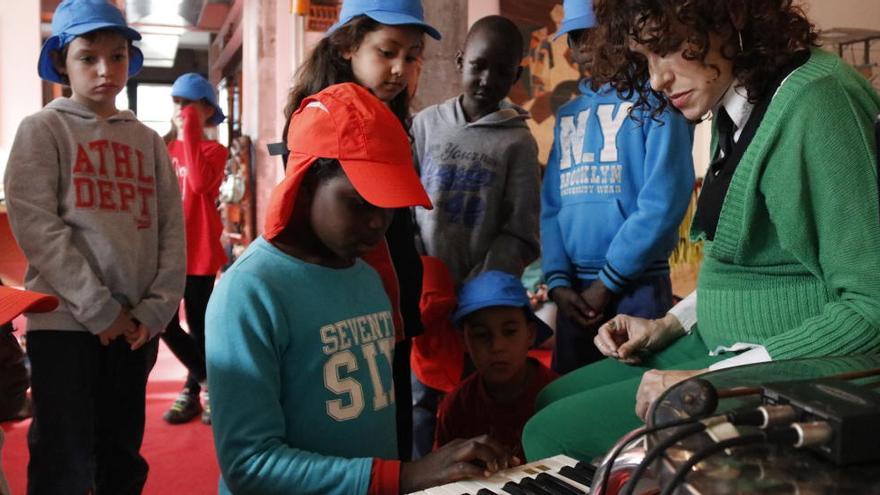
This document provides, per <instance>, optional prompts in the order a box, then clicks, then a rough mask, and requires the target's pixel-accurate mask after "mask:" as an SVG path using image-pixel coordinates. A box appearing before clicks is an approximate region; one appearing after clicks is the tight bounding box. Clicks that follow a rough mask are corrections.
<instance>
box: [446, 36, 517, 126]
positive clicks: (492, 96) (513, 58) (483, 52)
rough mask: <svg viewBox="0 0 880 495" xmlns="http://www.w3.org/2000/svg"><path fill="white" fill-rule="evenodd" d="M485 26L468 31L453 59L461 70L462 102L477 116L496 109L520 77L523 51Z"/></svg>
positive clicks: (467, 111)
mask: <svg viewBox="0 0 880 495" xmlns="http://www.w3.org/2000/svg"><path fill="white" fill-rule="evenodd" d="M499 38H500V37H499V36H493V35H492V34H490V33H489V32H488V30H486V29H484V30H481V31H478V32H475V33H472V34H471V37H470V38H469V39H468V41H467V45H466V46H465V48H464V52H463V53H462V54H461V55H459V57H458V59H457V60H456V63H457V64H458V68H459V70H460V71H461V83H462V87H463V90H464V99H463V102H462V103H463V106H464V109H465V112H466V113H467V114H468V118H470V119H471V120H476V119H478V118H480V117H482V116H484V115H487V114H489V113H491V112H494V111H495V110H497V109H498V105H499V103H501V100H503V99H504V98H505V97H506V96H507V93H509V92H510V88H511V87H512V86H513V84H514V83H515V82H516V80H517V79H518V78H519V74H520V72H521V68H520V61H521V59H522V53H516V50H515V49H514V47H512V46H511V45H512V43H503V42H502V41H501V40H500V39H499Z"/></svg>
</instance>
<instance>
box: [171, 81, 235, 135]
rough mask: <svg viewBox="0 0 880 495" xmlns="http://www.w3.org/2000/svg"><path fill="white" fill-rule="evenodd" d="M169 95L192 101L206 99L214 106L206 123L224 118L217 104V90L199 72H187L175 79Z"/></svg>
mask: <svg viewBox="0 0 880 495" xmlns="http://www.w3.org/2000/svg"><path fill="white" fill-rule="evenodd" d="M171 96H176V97H178V98H186V99H187V100H192V101H199V100H201V99H205V100H208V103H210V104H211V106H212V107H214V115H212V116H211V118H210V119H208V123H209V124H211V125H218V124H219V123H220V122H223V121H224V120H226V116H225V115H223V109H222V108H220V105H218V104H217V92H216V91H214V86H211V82H210V81H208V80H207V79H205V78H204V77H202V76H201V75H200V74H196V73H195V72H187V73H186V74H184V75H182V76H180V77H178V78H177V79H175V80H174V85H172V86H171Z"/></svg>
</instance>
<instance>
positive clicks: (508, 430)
mask: <svg viewBox="0 0 880 495" xmlns="http://www.w3.org/2000/svg"><path fill="white" fill-rule="evenodd" d="M527 365H528V366H531V367H532V369H533V371H534V373H533V374H532V376H531V378H530V379H529V383H528V384H527V385H526V390H525V391H523V393H522V394H521V395H520V396H519V397H517V398H516V399H514V400H513V401H511V402H509V403H500V402H496V401H495V400H494V399H492V398H491V397H489V394H488V393H487V392H486V387H485V385H484V384H483V380H482V377H481V376H480V374H479V373H473V374H472V375H471V376H469V377H467V378H466V379H465V380H464V381H463V382H461V384H459V386H458V387H457V388H456V389H455V390H453V391H452V392H451V393H450V394H449V395H447V396H446V397H445V398H444V399H443V402H441V403H440V408H439V410H438V412H437V430H436V432H435V436H434V448H435V449H436V448H438V447H441V446H443V445H445V444H447V443H449V442H451V441H452V440H455V439H456V438H471V437H475V436H479V435H483V434H486V433H488V434H489V435H491V436H492V437H493V438H495V439H496V440H498V441H499V442H501V443H502V444H503V445H509V446H512V447H514V454H515V455H517V456H519V457H520V459H522V458H523V451H522V443H521V438H522V430H523V427H524V426H525V424H526V421H528V420H529V418H531V417H532V414H534V412H535V398H536V397H537V396H538V392H540V391H541V389H543V388H544V387H545V386H546V385H547V384H548V383H550V382H552V381H553V380H555V379H556V378H557V377H558V376H559V375H557V374H556V372H555V371H553V370H551V369H549V368H547V367H546V366H544V365H543V364H541V363H540V362H538V361H537V360H535V359H533V358H529V361H528V364H527Z"/></svg>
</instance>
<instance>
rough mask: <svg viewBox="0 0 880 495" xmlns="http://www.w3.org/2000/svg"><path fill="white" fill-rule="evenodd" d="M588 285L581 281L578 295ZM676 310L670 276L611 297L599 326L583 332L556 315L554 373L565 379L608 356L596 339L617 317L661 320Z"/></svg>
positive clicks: (648, 280)
mask: <svg viewBox="0 0 880 495" xmlns="http://www.w3.org/2000/svg"><path fill="white" fill-rule="evenodd" d="M587 284H588V282H587V281H580V282H579V283H578V284H577V285H576V286H575V287H573V288H574V289H575V290H577V291H578V292H580V291H582V290H583V289H585V288H586V287H587ZM671 307H672V283H671V282H670V280H669V275H660V276H652V277H644V278H641V279H639V280H637V281H636V282H635V283H634V284H633V285H632V287H629V288H628V289H627V290H626V291H625V292H623V293H621V294H615V295H613V296H612V297H611V301H610V302H609V303H608V306H606V307H605V314H604V315H603V316H602V319H601V320H599V323H597V324H595V325H593V326H591V327H589V328H586V329H585V328H583V327H581V326H580V325H578V324H576V323H575V322H573V321H571V320H570V319H569V318H568V316H567V315H565V314H563V312H562V311H558V312H557V313H556V342H555V344H554V346H553V361H552V363H551V368H553V371H555V372H557V373H559V374H560V375H564V374H565V373H568V372H569V371H573V370H576V369H578V368H580V367H581V366H585V365H587V364H590V363H593V362H596V361H598V360H600V359H602V358H604V357H605V356H604V355H602V353H601V352H599V350H598V349H596V345H595V344H594V343H593V337H595V336H596V333H597V332H598V330H599V327H600V326H602V324H603V323H605V322H606V321H608V320H610V319H611V318H613V317H614V316H615V315H618V314H624V315H630V316H638V317H641V318H659V317H661V316H663V315H665V314H666V312H667V311H669V308H671Z"/></svg>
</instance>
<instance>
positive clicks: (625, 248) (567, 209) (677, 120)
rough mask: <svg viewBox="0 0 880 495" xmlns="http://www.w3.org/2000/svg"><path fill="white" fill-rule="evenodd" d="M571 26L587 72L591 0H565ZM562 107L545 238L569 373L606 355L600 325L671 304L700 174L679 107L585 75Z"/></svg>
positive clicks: (560, 361)
mask: <svg viewBox="0 0 880 495" xmlns="http://www.w3.org/2000/svg"><path fill="white" fill-rule="evenodd" d="M564 8H565V18H564V19H563V22H562V25H561V26H560V28H559V32H558V33H557V36H562V35H568V44H569V46H570V47H571V50H572V56H573V58H574V59H575V61H576V62H577V63H578V64H580V65H581V66H583V67H584V68H585V69H586V71H587V72H589V66H590V62H591V60H590V58H591V57H590V53H589V51H590V46H589V45H590V42H589V35H590V33H591V28H593V27H594V26H595V25H596V20H595V16H594V14H593V8H592V2H590V1H583V0H577V1H574V0H566V1H565V2H564ZM580 90H581V95H580V96H578V97H577V98H575V99H574V100H572V101H571V102H569V103H568V104H566V105H564V106H563V107H562V108H560V109H559V113H558V114H557V116H556V127H555V129H554V143H553V149H552V150H551V152H550V158H549V160H548V163H547V169H546V172H545V176H544V182H543V186H542V191H541V247H542V254H543V260H544V273H545V276H546V278H547V284H548V286H549V289H550V298H551V299H552V300H553V301H554V302H555V303H556V304H557V306H558V307H559V313H558V316H557V322H556V343H555V347H554V349H553V362H552V367H553V369H554V370H555V371H557V372H559V373H567V372H569V371H571V370H574V369H576V368H579V367H581V366H583V365H585V364H588V363H591V362H594V361H596V360H598V359H600V358H601V357H602V354H601V353H600V352H599V351H598V350H596V348H595V346H594V345H593V337H594V336H595V334H596V330H597V329H598V327H599V326H600V325H601V324H602V323H603V322H605V321H607V320H608V319H610V318H611V317H613V316H614V315H615V314H617V313H626V314H630V315H639V316H643V317H645V318H657V317H659V316H662V315H663V314H665V313H666V310H668V309H669V308H670V307H671V306H672V288H671V283H670V279H669V263H668V261H667V260H668V258H669V255H670V253H671V252H672V249H673V247H674V245H675V242H676V240H677V228H678V225H679V223H680V222H681V219H682V217H683V216H684V213H685V210H686V209H687V205H688V201H689V200H690V196H691V190H692V187H693V183H694V167H693V161H692V158H691V148H692V145H693V128H692V127H691V125H690V124H688V122H687V121H686V120H685V119H684V118H683V117H682V116H681V115H678V114H674V113H672V112H669V111H667V112H664V113H663V114H661V115H659V116H658V117H656V118H653V117H652V116H651V115H648V114H647V113H644V114H643V113H642V112H633V114H632V115H630V109H631V108H632V106H633V102H632V101H629V100H623V99H621V98H620V97H618V95H617V92H616V91H615V90H614V88H612V87H611V86H610V85H607V84H606V85H598V84H597V83H596V82H595V81H593V80H592V79H591V78H589V77H586V78H584V79H583V80H582V81H581V83H580Z"/></svg>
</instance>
